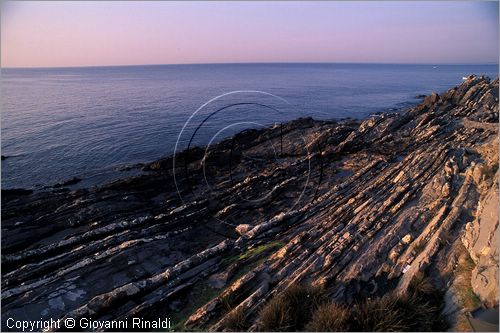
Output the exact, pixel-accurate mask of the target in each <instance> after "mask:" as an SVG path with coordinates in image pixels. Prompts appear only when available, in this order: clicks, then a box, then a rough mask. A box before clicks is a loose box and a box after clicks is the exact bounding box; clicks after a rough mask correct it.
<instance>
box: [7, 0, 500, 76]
mask: <svg viewBox="0 0 500 333" xmlns="http://www.w3.org/2000/svg"><path fill="white" fill-rule="evenodd" d="M1 6H2V8H1V49H0V52H1V65H2V67H67V66H108V65H141V64H182V63H227V62H230V63H238V62H364V63H436V64H442V63H460V64H469V63H474V64H481V63H498V56H499V54H498V38H499V36H498V27H499V23H498V2H464V1H460V2H454V1H446V2H419V3H417V2H403V1H400V2H399V1H398V2H395V1H390V2H379V1H370V2H327V1H321V2H305V1H304V2H302V1H300V2H299V1H296V2H237V1H236V2H158V1H151V2H76V1H75V2H64V1H57V2H42V1H40V2H9V1H3V2H2V5H1Z"/></svg>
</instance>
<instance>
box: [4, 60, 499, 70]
mask: <svg viewBox="0 0 500 333" xmlns="http://www.w3.org/2000/svg"><path fill="white" fill-rule="evenodd" d="M279 64H282V65H285V64H289V65H293V64H345V65H349V64H352V65H422V66H425V65H427V66H453V65H455V66H460V65H461V66H474V65H475V66H481V65H483V66H484V65H490V66H494V65H496V66H498V65H499V63H498V62H484V63H480V62H477V63H460V62H450V63H443V62H436V63H434V62H421V63H418V62H349V61H289V62H282V61H256V62H199V63H154V64H126V65H69V66H11V67H4V66H1V65H0V69H67V68H104V67H145V66H189V65H279Z"/></svg>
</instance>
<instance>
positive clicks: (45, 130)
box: [0, 63, 498, 189]
mask: <svg viewBox="0 0 500 333" xmlns="http://www.w3.org/2000/svg"><path fill="white" fill-rule="evenodd" d="M470 74H476V75H486V76H489V77H490V78H492V79H493V78H496V77H497V76H498V65H442V64H437V65H436V64H429V65H407V64H405V65H401V64H331V63H316V64H308V63H295V64H277V63H273V64H206V65H205V64H200V65H147V66H111V67H71V68H16V69H14V68H3V69H2V70H1V74H0V75H1V76H0V77H1V153H2V156H5V159H4V158H2V159H3V160H2V162H1V176H2V179H1V185H2V188H4V189H11V188H32V189H42V188H45V187H47V186H52V185H54V184H58V183H62V182H65V181H67V180H68V179H71V178H73V177H78V178H80V179H82V181H81V182H80V183H79V184H77V185H74V186H76V187H78V186H82V187H83V186H95V185H100V184H102V183H104V182H108V181H112V180H113V179H116V178H120V177H125V176H127V175H128V174H131V173H134V172H138V169H137V168H134V166H136V165H137V164H138V163H145V162H151V161H154V160H156V159H158V158H161V157H164V156H167V155H170V154H172V153H174V152H177V151H180V150H182V149H185V148H186V147H188V146H190V147H192V146H205V145H207V144H213V143H215V142H217V141H220V140H221V139H223V138H225V137H229V136H231V135H234V134H235V133H236V132H239V131H241V130H244V129H248V128H261V127H265V126H270V125H274V124H279V123H283V122H286V121H289V120H293V119H296V118H299V117H312V118H315V119H324V120H338V119H344V118H354V119H363V118H366V117H369V116H370V115H372V114H374V113H378V112H399V111H401V110H404V109H406V108H408V107H411V106H413V105H416V104H417V103H419V102H420V101H421V98H422V97H421V96H420V95H428V94H430V93H432V92H438V93H442V92H444V91H446V90H447V89H449V88H451V87H453V86H456V85H458V84H460V83H461V82H462V80H463V79H462V78H463V77H464V76H468V75H470Z"/></svg>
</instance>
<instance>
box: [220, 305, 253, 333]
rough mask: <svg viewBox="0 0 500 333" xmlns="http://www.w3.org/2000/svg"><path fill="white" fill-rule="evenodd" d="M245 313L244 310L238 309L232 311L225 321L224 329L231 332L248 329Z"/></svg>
mask: <svg viewBox="0 0 500 333" xmlns="http://www.w3.org/2000/svg"><path fill="white" fill-rule="evenodd" d="M246 319H247V318H246V315H245V311H244V309H243V308H236V309H234V310H232V311H230V312H229V313H228V314H227V315H226V317H225V319H224V328H225V330H226V331H230V332H242V331H246V330H247V329H248V323H247V320H246Z"/></svg>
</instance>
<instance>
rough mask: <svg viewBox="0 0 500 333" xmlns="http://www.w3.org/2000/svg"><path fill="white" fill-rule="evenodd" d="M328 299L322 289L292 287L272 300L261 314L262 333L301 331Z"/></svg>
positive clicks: (260, 327)
mask: <svg viewBox="0 0 500 333" xmlns="http://www.w3.org/2000/svg"><path fill="white" fill-rule="evenodd" d="M325 301H326V297H325V295H324V292H323V289H322V288H320V287H311V286H300V285H292V286H290V287H288V288H287V289H286V290H284V291H283V293H282V294H281V295H278V296H276V297H274V298H273V299H271V300H270V301H269V303H268V304H267V305H266V306H265V307H264V308H263V309H262V311H261V312H260V314H259V329H260V330H262V331H300V330H303V329H304V327H305V325H306V324H307V322H309V320H310V319H311V317H312V314H313V312H314V311H315V310H316V309H317V308H318V307H319V306H320V305H321V304H323V303H325Z"/></svg>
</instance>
